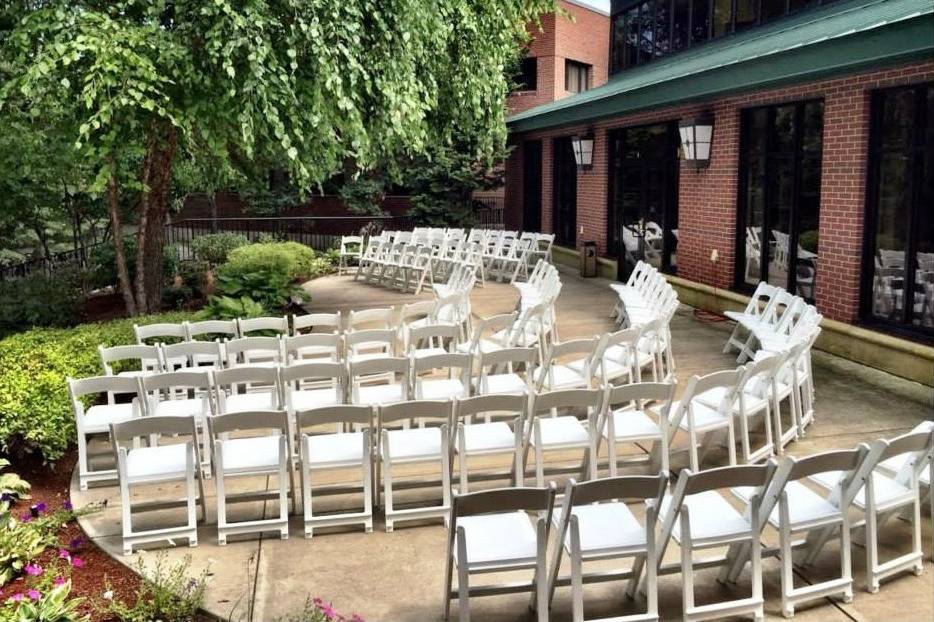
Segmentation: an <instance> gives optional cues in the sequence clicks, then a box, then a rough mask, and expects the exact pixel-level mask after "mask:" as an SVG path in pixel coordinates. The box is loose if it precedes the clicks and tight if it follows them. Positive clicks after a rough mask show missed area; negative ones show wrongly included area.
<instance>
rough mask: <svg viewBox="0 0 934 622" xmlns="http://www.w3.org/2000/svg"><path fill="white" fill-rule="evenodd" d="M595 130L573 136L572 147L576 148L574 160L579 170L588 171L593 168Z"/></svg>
mask: <svg viewBox="0 0 934 622" xmlns="http://www.w3.org/2000/svg"><path fill="white" fill-rule="evenodd" d="M593 141H594V137H593V131H592V130H588V131H587V133H586V134H584V135H581V136H574V137H573V138H571V148H572V149H573V150H574V162H576V163H577V168H578V170H581V171H587V170H590V169H591V168H593Z"/></svg>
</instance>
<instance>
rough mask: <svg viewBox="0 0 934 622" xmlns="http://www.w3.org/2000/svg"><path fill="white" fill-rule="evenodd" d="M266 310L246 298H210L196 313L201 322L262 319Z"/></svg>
mask: <svg viewBox="0 0 934 622" xmlns="http://www.w3.org/2000/svg"><path fill="white" fill-rule="evenodd" d="M264 315H266V309H265V308H264V307H263V305H261V304H260V303H258V302H256V301H255V300H253V299H251V298H250V297H248V296H242V297H240V298H231V297H230V296H211V297H210V298H208V304H207V305H205V307H204V308H203V309H202V310H201V311H200V312H199V313H198V319H202V320H234V319H236V318H238V317H239V318H244V319H247V318H251V317H262V316H264Z"/></svg>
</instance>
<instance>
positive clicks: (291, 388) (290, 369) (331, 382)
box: [279, 362, 347, 418]
mask: <svg viewBox="0 0 934 622" xmlns="http://www.w3.org/2000/svg"><path fill="white" fill-rule="evenodd" d="M346 371H347V370H346V368H345V367H344V365H343V364H342V363H334V362H312V363H293V364H292V365H287V366H285V367H281V368H279V380H280V382H281V383H282V392H283V397H284V398H285V409H286V411H287V412H288V413H289V415H290V416H291V417H293V418H294V417H295V413H297V412H299V411H304V410H311V409H314V408H323V407H325V406H338V405H340V404H343V403H344V399H345V397H344V396H345V391H346V382H345V379H344V376H345V374H346Z"/></svg>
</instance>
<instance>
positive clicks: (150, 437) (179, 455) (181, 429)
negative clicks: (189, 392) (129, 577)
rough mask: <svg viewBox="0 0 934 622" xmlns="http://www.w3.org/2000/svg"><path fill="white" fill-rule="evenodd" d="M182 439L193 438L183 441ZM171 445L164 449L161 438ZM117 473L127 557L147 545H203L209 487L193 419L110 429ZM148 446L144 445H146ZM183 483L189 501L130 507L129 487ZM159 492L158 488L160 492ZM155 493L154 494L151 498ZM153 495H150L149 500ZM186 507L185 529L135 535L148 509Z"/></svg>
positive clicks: (124, 423) (142, 420)
mask: <svg viewBox="0 0 934 622" xmlns="http://www.w3.org/2000/svg"><path fill="white" fill-rule="evenodd" d="M180 437H188V440H181V439H180ZM163 438H168V439H171V441H172V442H169V443H166V444H160V443H159V441H160V439H163ZM110 439H111V443H112V444H113V451H114V457H115V458H116V462H117V473H118V479H119V481H120V511H121V524H122V532H123V554H124V555H130V554H131V553H132V552H133V547H135V546H136V545H139V544H145V543H148V542H160V541H162V540H169V541H172V540H174V539H176V538H186V539H187V540H188V546H197V545H198V519H197V506H200V507H201V515H202V517H204V515H205V508H204V485H203V482H202V479H201V469H200V468H198V463H199V462H200V461H201V458H200V456H199V454H198V433H197V430H196V423H195V420H194V418H193V417H141V418H137V419H131V420H129V421H122V422H120V423H111V424H110ZM143 440H145V441H147V442H148V443H149V444H148V446H141V445H142V443H141V441H143ZM175 482H183V483H184V488H185V498H184V500H183V501H181V502H177V501H170V502H148V503H138V504H135V505H131V498H132V497H131V496H130V487H131V486H137V485H147V486H149V487H150V488H152V487H153V486H152V485H153V484H172V483H175ZM155 489H156V491H158V490H159V487H158V486H156V487H155ZM150 494H151V493H150ZM147 496H149V495H147ZM179 505H182V506H184V507H185V510H186V519H185V522H184V523H183V524H182V525H177V526H171V527H157V528H153V529H144V530H135V529H134V528H133V520H132V517H133V513H134V512H139V511H143V510H148V509H152V510H164V509H167V508H171V507H177V506H179Z"/></svg>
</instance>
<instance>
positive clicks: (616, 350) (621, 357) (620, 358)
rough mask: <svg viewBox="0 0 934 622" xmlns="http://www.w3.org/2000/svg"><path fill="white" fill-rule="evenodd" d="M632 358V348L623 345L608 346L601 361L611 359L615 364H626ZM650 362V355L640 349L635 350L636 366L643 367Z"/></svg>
mask: <svg viewBox="0 0 934 622" xmlns="http://www.w3.org/2000/svg"><path fill="white" fill-rule="evenodd" d="M631 358H632V349H631V348H627V347H625V346H619V345H617V346H610V347H609V348H607V349H606V350H605V351H604V353H603V361H604V363H606V362H607V361H611V362H613V363H615V364H616V365H622V364H623V362H625V363H626V364H628V363H629V362H630V360H631ZM651 363H652V355H651V354H649V353H648V352H644V351H642V350H637V351H636V364H637V365H638V367H645V366H646V365H650V364H651Z"/></svg>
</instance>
